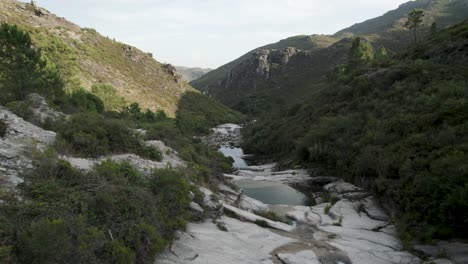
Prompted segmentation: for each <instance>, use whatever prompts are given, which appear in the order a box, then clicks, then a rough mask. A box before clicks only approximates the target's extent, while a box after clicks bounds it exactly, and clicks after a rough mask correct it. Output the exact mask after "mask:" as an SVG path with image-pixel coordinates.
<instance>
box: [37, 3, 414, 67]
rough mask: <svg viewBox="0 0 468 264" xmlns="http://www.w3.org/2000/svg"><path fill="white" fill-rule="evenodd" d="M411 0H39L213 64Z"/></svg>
mask: <svg viewBox="0 0 468 264" xmlns="http://www.w3.org/2000/svg"><path fill="white" fill-rule="evenodd" d="M407 1H408V0H75V1H71V0H67V1H64V0H37V1H36V2H37V4H38V5H39V6H42V7H45V8H46V9H48V10H49V11H51V12H53V13H55V14H57V15H58V16H61V17H65V18H66V19H68V20H70V21H72V22H74V23H76V24H78V25H80V26H82V27H90V28H95V29H96V30H97V31H99V32H100V33H101V34H102V35H104V36H109V37H111V38H115V39H116V40H118V41H121V42H124V43H127V44H130V45H133V46H136V47H138V48H139V49H141V50H143V51H145V52H151V53H153V55H154V57H155V58H156V59H157V60H158V61H160V62H165V63H171V64H173V65H178V66H188V67H204V68H217V67H219V66H221V65H223V64H226V63H228V62H230V61H232V60H234V59H236V58H238V57H240V56H241V55H243V54H245V53H247V52H248V51H250V50H253V49H255V48H257V47H260V46H263V45H266V44H270V43H274V42H277V41H279V40H281V39H284V38H287V37H291V36H295V35H311V34H333V33H335V32H337V31H339V30H340V29H343V28H346V27H348V26H351V25H353V24H354V23H359V22H362V21H365V20H367V19H370V18H373V17H376V16H380V15H383V14H384V13H385V12H387V11H389V10H391V9H395V8H397V7H398V6H399V5H400V4H402V3H404V2H407Z"/></svg>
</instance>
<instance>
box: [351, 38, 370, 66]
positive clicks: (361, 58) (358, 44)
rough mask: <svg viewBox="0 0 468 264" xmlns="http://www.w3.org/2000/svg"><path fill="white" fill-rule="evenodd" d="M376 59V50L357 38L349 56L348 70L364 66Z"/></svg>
mask: <svg viewBox="0 0 468 264" xmlns="http://www.w3.org/2000/svg"><path fill="white" fill-rule="evenodd" d="M373 59H374V48H373V47H372V45H371V44H370V43H369V42H367V41H364V40H362V39H361V38H360V37H357V38H355V39H354V40H353V44H352V46H351V49H350V50H349V54H348V69H351V68H354V67H358V66H361V65H364V64H366V63H368V62H370V61H372V60H373Z"/></svg>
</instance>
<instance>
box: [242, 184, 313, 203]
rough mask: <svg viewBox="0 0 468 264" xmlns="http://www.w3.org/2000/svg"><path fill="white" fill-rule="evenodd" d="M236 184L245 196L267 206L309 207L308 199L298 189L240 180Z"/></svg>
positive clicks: (284, 185) (283, 185)
mask: <svg viewBox="0 0 468 264" xmlns="http://www.w3.org/2000/svg"><path fill="white" fill-rule="evenodd" d="M234 184H236V185H237V186H239V188H241V189H242V190H244V194H245V195H247V196H249V197H252V198H254V199H257V200H259V201H261V202H263V203H265V204H282V205H307V201H308V199H307V197H306V196H305V195H304V194H303V193H301V192H299V191H297V190H296V189H294V188H292V187H290V186H288V185H286V184H282V183H275V182H264V181H253V180H240V181H235V182H234Z"/></svg>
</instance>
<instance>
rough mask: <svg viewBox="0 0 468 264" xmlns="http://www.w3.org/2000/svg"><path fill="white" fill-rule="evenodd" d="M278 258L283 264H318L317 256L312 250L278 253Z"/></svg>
mask: <svg viewBox="0 0 468 264" xmlns="http://www.w3.org/2000/svg"><path fill="white" fill-rule="evenodd" d="M278 258H279V259H280V260H281V261H282V262H283V263H284V264H320V262H319V261H318V259H317V255H315V253H314V252H313V251H312V250H305V251H300V252H298V253H295V254H292V253H280V254H278Z"/></svg>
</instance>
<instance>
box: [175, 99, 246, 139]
mask: <svg viewBox="0 0 468 264" xmlns="http://www.w3.org/2000/svg"><path fill="white" fill-rule="evenodd" d="M241 120H242V115H241V114H240V113H238V112H236V111H234V110H231V109H229V108H227V107H226V106H224V105H222V104H221V103H218V102H216V101H213V100H211V99H210V98H209V97H207V96H205V95H203V94H200V93H195V92H187V93H185V94H184V95H183V96H182V98H181V100H180V102H179V109H178V110H177V125H178V127H179V128H180V130H181V131H182V132H183V133H192V134H204V133H207V132H208V129H209V128H211V127H215V126H216V125H217V124H222V123H239V122H240V121H241Z"/></svg>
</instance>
